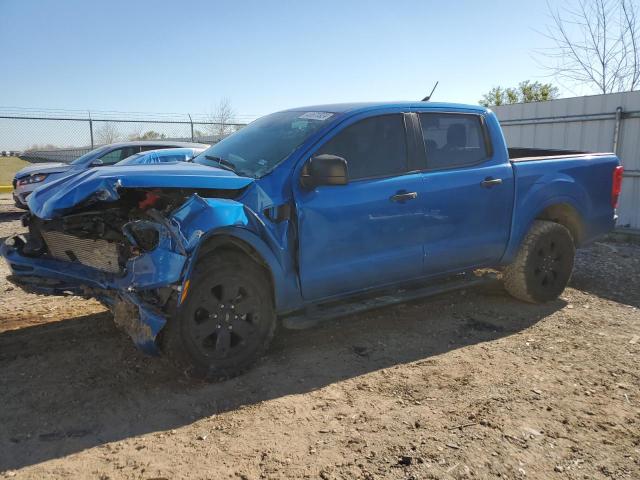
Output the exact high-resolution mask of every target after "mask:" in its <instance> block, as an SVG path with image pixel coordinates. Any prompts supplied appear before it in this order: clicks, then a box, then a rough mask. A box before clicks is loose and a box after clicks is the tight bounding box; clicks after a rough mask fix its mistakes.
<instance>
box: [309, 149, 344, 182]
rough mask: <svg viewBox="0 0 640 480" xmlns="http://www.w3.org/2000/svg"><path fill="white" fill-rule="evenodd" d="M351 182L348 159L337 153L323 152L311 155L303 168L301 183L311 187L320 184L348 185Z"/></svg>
mask: <svg viewBox="0 0 640 480" xmlns="http://www.w3.org/2000/svg"><path fill="white" fill-rule="evenodd" d="M347 183H349V171H348V168H347V161H346V160H345V159H344V158H342V157H338V156H337V155H329V154H322V155H316V156H315V157H311V159H310V160H309V161H308V162H307V164H306V165H305V166H304V168H303V169H302V175H301V177H300V184H301V185H302V187H303V188H306V189H311V188H315V187H317V186H320V185H346V184H347Z"/></svg>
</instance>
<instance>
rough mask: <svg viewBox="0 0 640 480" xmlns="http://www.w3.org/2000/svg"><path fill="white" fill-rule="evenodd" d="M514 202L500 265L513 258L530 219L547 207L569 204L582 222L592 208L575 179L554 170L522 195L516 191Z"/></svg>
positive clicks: (584, 191) (533, 219)
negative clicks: (509, 230)
mask: <svg viewBox="0 0 640 480" xmlns="http://www.w3.org/2000/svg"><path fill="white" fill-rule="evenodd" d="M520 190H522V187H521V188H520ZM515 202H516V206H515V208H514V209H513V218H512V228H511V236H510V238H509V243H508V245H507V248H506V250H505V253H504V255H503V257H502V260H501V264H503V265H504V264H509V263H511V262H512V261H513V259H514V258H515V256H516V254H517V253H518V249H519V248H520V244H521V243H522V241H523V239H524V237H525V235H526V234H527V232H528V231H529V230H530V229H531V226H532V225H533V222H534V221H535V220H536V218H537V217H538V216H539V215H540V214H541V213H542V212H543V211H544V210H546V209H547V208H549V207H551V206H553V205H560V204H565V205H569V206H571V207H572V208H573V209H574V210H575V211H576V212H577V213H578V216H579V217H580V220H581V222H583V223H584V221H585V219H587V218H589V212H590V211H591V200H590V198H589V195H588V194H587V192H586V190H585V189H584V188H583V187H582V186H581V185H580V184H578V183H577V182H576V181H575V179H573V178H571V177H569V176H568V175H564V174H561V175H560V176H558V174H557V173H556V174H555V177H554V178H553V179H548V178H545V176H543V177H542V178H540V179H538V181H536V182H535V183H533V184H532V185H531V187H530V188H529V190H528V191H526V192H524V195H521V192H520V191H518V190H516V199H515ZM516 213H517V217H516Z"/></svg>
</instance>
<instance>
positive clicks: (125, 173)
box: [28, 162, 254, 219]
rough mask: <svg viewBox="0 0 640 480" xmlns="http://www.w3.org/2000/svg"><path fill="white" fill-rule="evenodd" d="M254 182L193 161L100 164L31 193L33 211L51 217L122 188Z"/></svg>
mask: <svg viewBox="0 0 640 480" xmlns="http://www.w3.org/2000/svg"><path fill="white" fill-rule="evenodd" d="M253 181H254V179H253V178H247V177H240V176H238V175H236V174H235V173H233V172H230V171H228V170H222V169H220V168H215V167H208V166H205V165H198V164H194V163H184V162H181V163H175V164H158V165H154V166H149V165H130V166H122V167H116V166H114V167H98V168H92V169H89V170H85V171H82V172H80V173H78V174H75V175H68V176H66V177H63V178H61V179H59V180H56V181H53V182H50V183H47V184H45V185H43V186H41V187H40V188H37V189H36V190H34V192H33V193H32V194H31V195H30V196H29V201H28V203H29V209H30V210H31V213H32V214H34V215H36V216H38V217H40V218H42V219H52V218H56V217H59V216H61V215H63V214H65V213H66V212H68V211H69V210H70V209H72V208H73V207H75V206H77V205H78V204H80V203H82V202H84V201H85V200H87V199H88V198H89V197H92V196H93V197H94V198H96V201H98V200H100V201H115V200H117V199H118V198H120V196H119V195H118V190H120V189H122V188H189V189H191V188H193V189H203V190H204V189H223V190H238V189H241V188H244V187H246V186H247V185H249V184H250V183H252V182H253Z"/></svg>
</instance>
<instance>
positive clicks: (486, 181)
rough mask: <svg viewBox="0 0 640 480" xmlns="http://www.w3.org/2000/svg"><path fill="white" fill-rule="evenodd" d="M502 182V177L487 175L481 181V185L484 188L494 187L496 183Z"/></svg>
mask: <svg viewBox="0 0 640 480" xmlns="http://www.w3.org/2000/svg"><path fill="white" fill-rule="evenodd" d="M501 183H502V179H501V178H493V177H487V178H485V179H484V180H483V181H481V182H480V186H481V187H484V188H492V187H495V186H496V185H500V184H501Z"/></svg>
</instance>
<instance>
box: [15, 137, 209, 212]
mask: <svg viewBox="0 0 640 480" xmlns="http://www.w3.org/2000/svg"><path fill="white" fill-rule="evenodd" d="M208 146H209V145H206V144H203V143H189V142H172V141H167V140H148V141H134V142H122V143H112V144H110V145H104V146H102V147H98V148H96V149H94V150H91V151H90V152H88V153H85V154H84V155H82V156H81V157H78V158H76V159H75V160H74V161H73V162H71V163H37V164H34V165H30V166H28V167H25V168H23V169H22V170H19V171H18V172H17V173H16V175H15V177H14V179H13V188H14V191H13V201H14V202H15V204H16V206H17V207H19V208H23V209H28V208H29V207H28V206H27V200H28V198H29V195H30V194H31V192H33V191H34V190H35V189H36V188H38V187H39V186H41V185H43V184H45V183H48V182H51V181H53V180H57V179H59V178H62V177H65V176H67V175H71V174H75V173H79V172H81V171H84V170H86V169H89V168H94V167H101V166H107V165H115V164H116V163H118V162H119V161H121V160H124V159H126V158H129V157H131V156H132V155H135V154H137V153H140V152H146V151H149V150H158V149H165V148H196V149H203V148H207V147H208Z"/></svg>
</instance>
